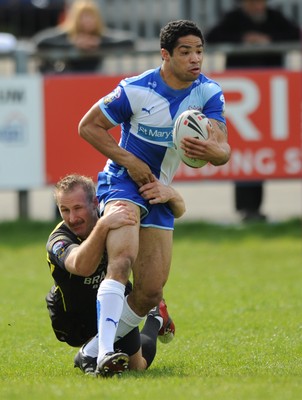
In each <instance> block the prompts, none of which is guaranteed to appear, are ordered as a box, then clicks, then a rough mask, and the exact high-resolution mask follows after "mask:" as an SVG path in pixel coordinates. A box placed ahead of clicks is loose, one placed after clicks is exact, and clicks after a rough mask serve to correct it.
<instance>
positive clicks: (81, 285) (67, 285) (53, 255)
mask: <svg viewBox="0 0 302 400" xmlns="http://www.w3.org/2000/svg"><path fill="white" fill-rule="evenodd" d="M81 243H82V240H81V239H80V238H79V237H77V236H76V235H75V234H74V233H72V232H71V230H70V229H69V228H68V227H67V226H66V224H65V223H64V222H61V223H60V224H58V225H57V226H56V228H55V229H54V230H53V232H52V233H51V234H50V236H49V238H48V241H47V245H46V248H47V261H48V265H49V268H50V271H51V274H52V277H53V279H54V286H55V288H54V291H55V292H56V297H57V299H56V300H57V301H59V302H61V306H62V308H63V310H64V312H67V313H76V314H79V313H82V312H84V313H85V314H87V313H92V314H93V315H95V312H96V295H97V290H98V287H99V285H100V283H101V281H102V280H103V279H104V277H105V275H106V269H107V257H106V255H104V257H103V259H102V261H101V263H100V265H99V266H98V268H97V270H96V271H95V273H94V274H92V275H91V276H89V277H83V276H77V275H73V274H71V273H70V272H68V271H67V270H66V268H65V260H66V258H67V256H68V254H69V253H70V251H71V250H72V249H73V248H74V247H75V246H79V245H80V244H81Z"/></svg>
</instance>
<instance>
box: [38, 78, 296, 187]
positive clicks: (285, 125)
mask: <svg viewBox="0 0 302 400" xmlns="http://www.w3.org/2000/svg"><path fill="white" fill-rule="evenodd" d="M211 77H212V78H213V79H215V80H217V81H218V82H219V83H220V84H221V86H222V88H223V91H224V94H225V98H226V118H227V123H228V131H229V142H230V144H231V147H232V157H231V160H230V161H229V162H228V163H227V164H226V165H224V166H221V167H213V166H211V165H209V164H208V165H206V166H205V167H203V168H200V169H192V168H189V167H187V166H185V165H181V166H180V168H179V170H178V173H177V176H176V178H175V179H176V180H201V179H203V180H204V179H219V180H221V179H230V180H255V179H261V180H262V179H275V178H278V179H280V178H301V177H302V156H301V142H302V122H301V92H302V90H301V88H302V80H301V74H300V73H299V72H292V71H284V70H257V71H255V70H254V71H252V70H251V71H246V70H245V71H233V72H225V73H223V74H215V75H214V74H213V75H211ZM121 79H122V77H121V76H117V77H107V76H101V75H93V76H91V75H87V76H82V75H80V76H52V77H51V76H49V77H45V81H44V95H45V100H44V104H45V135H46V139H45V146H46V149H45V150H46V176H47V183H54V182H55V181H57V180H58V179H59V178H60V177H62V176H64V175H65V174H68V173H72V172H77V173H81V174H86V175H90V176H92V177H93V178H94V179H96V177H97V172H98V171H100V170H101V169H102V168H103V166H104V164H105V161H106V160H105V158H104V157H103V156H102V155H101V154H100V153H98V152H97V151H96V150H95V149H93V148H92V147H91V146H90V145H89V144H88V143H86V142H85V141H84V140H83V139H81V138H80V137H79V136H78V133H77V127H78V123H79V121H80V119H81V118H82V116H83V115H84V113H85V112H86V111H87V110H88V109H89V108H90V107H91V106H92V105H93V104H94V103H95V102H96V101H97V100H98V99H99V98H101V97H102V96H103V95H105V94H107V93H109V92H110V91H111V89H113V88H114V87H115V86H116V84H117V83H118V82H119V81H120V80H121ZM113 135H114V136H115V138H116V139H117V140H118V137H119V129H118V128H115V130H114V131H113Z"/></svg>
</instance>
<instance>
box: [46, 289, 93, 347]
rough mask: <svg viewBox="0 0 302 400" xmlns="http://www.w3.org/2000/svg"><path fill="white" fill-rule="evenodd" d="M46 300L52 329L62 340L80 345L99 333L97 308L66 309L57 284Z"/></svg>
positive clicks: (75, 345)
mask: <svg viewBox="0 0 302 400" xmlns="http://www.w3.org/2000/svg"><path fill="white" fill-rule="evenodd" d="M45 300H46V304H47V308H48V312H49V317H50V320H51V325H52V329H53V331H54V333H55V335H56V337H57V339H58V340H59V341H60V342H66V343H67V344H69V345H70V346H73V347H80V346H82V345H83V344H84V343H86V342H87V340H89V339H91V338H92V337H93V336H95V335H96V334H97V319H96V310H95V308H94V309H93V308H92V309H91V310H85V311H82V312H78V313H75V312H66V311H64V306H63V302H62V298H61V296H60V295H59V294H58V293H57V292H56V291H55V286H53V287H52V288H51V290H50V291H49V293H48V294H47V296H46V298H45Z"/></svg>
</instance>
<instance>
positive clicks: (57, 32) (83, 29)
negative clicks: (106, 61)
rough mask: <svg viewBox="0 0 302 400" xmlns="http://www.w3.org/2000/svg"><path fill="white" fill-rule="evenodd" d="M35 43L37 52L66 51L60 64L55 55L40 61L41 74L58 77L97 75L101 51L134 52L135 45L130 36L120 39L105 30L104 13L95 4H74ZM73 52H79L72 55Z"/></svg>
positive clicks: (79, 0)
mask: <svg viewBox="0 0 302 400" xmlns="http://www.w3.org/2000/svg"><path fill="white" fill-rule="evenodd" d="M105 31H106V32H105ZM33 40H34V43H35V45H36V47H37V49H38V50H51V49H52V50H55V49H59V50H64V53H63V54H65V57H63V58H62V59H59V60H58V58H57V57H56V56H55V53H53V54H52V56H51V53H48V56H49V58H47V57H44V58H43V57H41V63H40V70H41V72H59V73H62V72H94V71H98V70H100V68H101V64H102V60H103V58H102V57H101V55H100V50H104V49H106V47H107V49H108V46H110V47H111V48H112V47H113V48H115V47H117V46H123V47H125V46H126V47H127V48H129V47H131V48H132V47H133V44H134V41H133V39H132V38H130V37H128V38H127V35H124V36H123V37H118V36H117V35H116V34H115V32H111V33H110V32H109V31H108V29H106V28H105V24H104V21H103V18H102V14H101V11H100V9H99V7H98V5H97V4H96V3H95V2H94V1H92V0H75V1H73V2H72V3H71V5H70V7H69V8H68V9H67V10H66V16H65V19H64V20H63V22H62V23H60V24H59V25H58V26H56V27H54V28H50V29H46V30H44V31H41V32H39V33H38V34H36V35H35V36H34V37H33ZM72 50H75V51H76V52H75V53H71V51H72ZM68 51H69V52H70V53H69V54H68Z"/></svg>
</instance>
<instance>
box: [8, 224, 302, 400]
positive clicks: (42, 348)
mask: <svg viewBox="0 0 302 400" xmlns="http://www.w3.org/2000/svg"><path fill="white" fill-rule="evenodd" d="M53 226H54V223H53V224H50V223H43V222H41V223H40V222H17V223H2V224H0V269H1V280H0V293H1V303H0V304H1V312H0V338H1V346H0V398H1V399H3V400H6V399H18V400H20V399H22V400H23V399H39V400H41V399H44V400H48V399H61V398H62V399H64V400H69V399H79V400H81V399H89V400H93V399H98V400H99V399H110V400H115V399H117V400H123V399H142V400H144V399H152V400H156V399H168V400H170V399H185V400H189V399H205V400H216V399H217V400H225V399H227V400H228V399H230V400H251V399H255V400H260V399H261V400H262V399H263V400H268V399H269V400H270V399H274V400H297V399H299V398H301V393H302V340H301V338H302V297H301V290H302V289H301V265H302V262H301V261H302V241H301V221H299V220H293V221H288V222H284V223H279V224H251V225H243V226H241V225H238V226H236V225H235V226H217V225H212V224H206V223H202V222H196V223H182V222H178V224H177V226H176V230H175V238H174V253H173V262H172V269H171V274H170V278H169V281H168V283H167V285H166V288H165V297H166V299H167V302H168V305H169V311H170V313H171V314H172V316H173V318H174V320H175V323H176V327H177V331H176V337H175V339H174V341H173V342H172V343H170V344H168V345H164V344H162V343H158V351H157V356H156V358H155V360H154V362H153V364H152V366H151V368H150V369H149V370H148V371H145V372H143V373H134V372H130V373H128V374H124V375H123V377H122V378H120V379H118V378H113V379H109V380H99V379H98V380H97V379H94V378H91V377H87V376H84V375H82V374H81V373H80V371H78V370H75V369H74V368H73V357H74V355H75V353H76V349H73V348H70V347H68V346H67V345H65V344H62V343H59V342H58V341H56V339H55V336H54V334H53V333H52V331H51V328H50V322H49V319H48V314H47V310H46V307H45V301H44V297H45V294H46V293H47V291H48V290H49V288H50V286H51V284H52V281H51V277H50V274H49V271H48V266H47V263H46V259H45V242H46V239H47V236H48V233H49V232H50V230H51V229H52V228H53Z"/></svg>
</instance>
